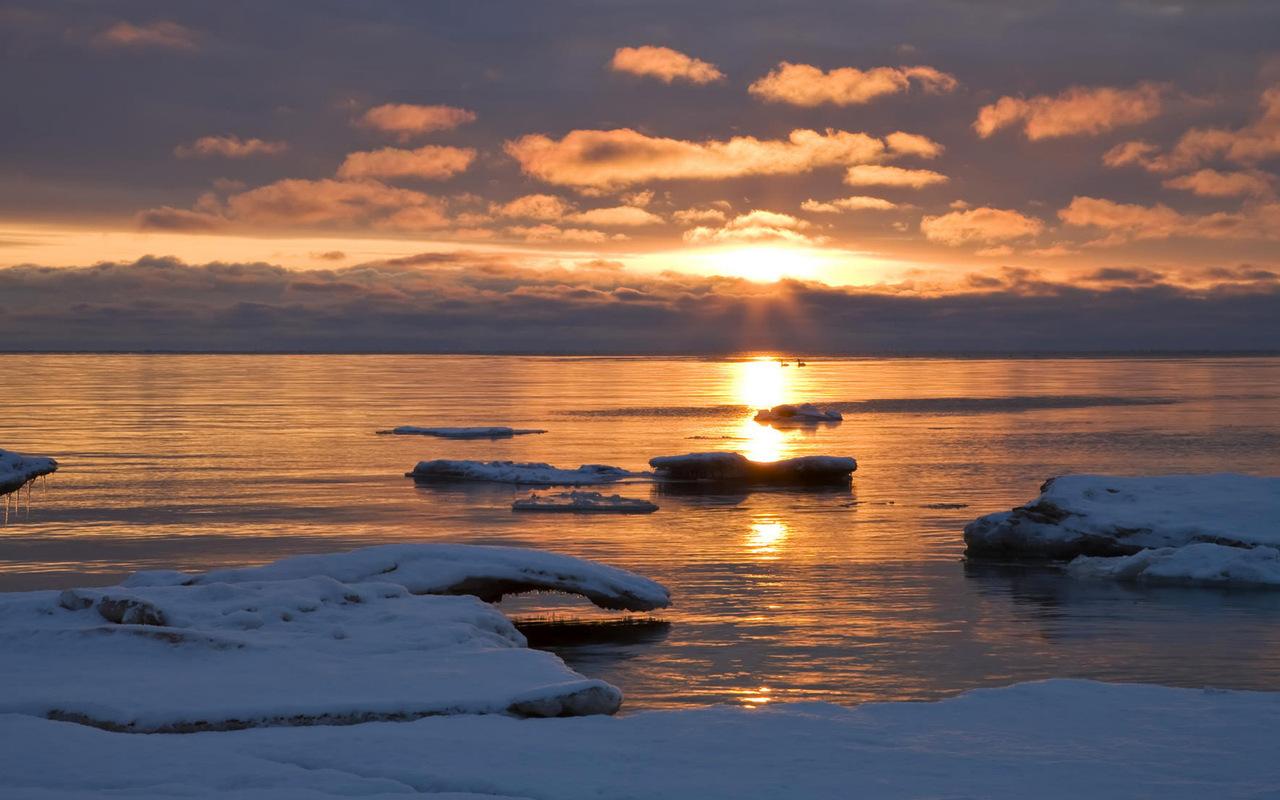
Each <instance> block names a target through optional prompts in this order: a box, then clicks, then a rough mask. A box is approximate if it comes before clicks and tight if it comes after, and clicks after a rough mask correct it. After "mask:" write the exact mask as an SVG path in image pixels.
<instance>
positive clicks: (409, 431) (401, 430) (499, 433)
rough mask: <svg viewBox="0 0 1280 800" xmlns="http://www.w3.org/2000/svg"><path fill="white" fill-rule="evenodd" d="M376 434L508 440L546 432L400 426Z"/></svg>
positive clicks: (539, 429)
mask: <svg viewBox="0 0 1280 800" xmlns="http://www.w3.org/2000/svg"><path fill="white" fill-rule="evenodd" d="M378 433H380V434H392V435H396V436H436V437H439V438H441V439H510V438H511V437H513V436H526V435H529V434H534V433H546V431H545V430H542V429H541V428H508V427H506V426H504V425H495V426H490V427H469V428H420V427H418V426H416V425H401V426H400V427H398V428H392V429H391V430H389V431H378Z"/></svg>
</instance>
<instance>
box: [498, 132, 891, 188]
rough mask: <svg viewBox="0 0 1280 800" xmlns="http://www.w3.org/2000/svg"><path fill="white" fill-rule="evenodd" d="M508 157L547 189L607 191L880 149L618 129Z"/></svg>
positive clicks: (853, 138)
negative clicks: (696, 137) (695, 137)
mask: <svg viewBox="0 0 1280 800" xmlns="http://www.w3.org/2000/svg"><path fill="white" fill-rule="evenodd" d="M506 151H507V153H508V154H509V155H510V156H511V157H512V158H514V159H515V160H516V161H517V162H518V163H519V164H520V168H521V169H522V170H523V171H524V173H525V174H527V175H531V176H533V177H535V178H538V179H539V180H542V181H545V182H547V183H551V184H558V185H562V186H574V187H579V188H592V189H610V188H619V187H624V186H630V185H633V184H636V183H641V182H644V181H652V180H720V179H725V178H737V177H742V176H746V175H798V174H801V173H806V172H810V171H812V170H815V169H818V168H820V167H830V166H842V165H846V164H859V163H865V162H870V161H876V160H879V159H881V158H883V157H884V156H885V143H884V142H883V141H881V140H880V139H877V138H875V137H873V136H868V135H867V134H865V133H850V132H848V131H838V130H827V131H825V132H822V133H819V132H818V131H813V130H805V129H799V130H794V131H792V132H791V134H790V136H788V137H787V138H786V139H757V138H756V137H754V136H735V137H734V138H732V139H729V140H727V141H722V140H714V139H712V140H707V141H701V142H695V141H687V140H683V139H669V138H665V137H657V136H648V135H646V134H643V133H640V132H639V131H636V130H632V129H631V128H620V129H615V130H574V131H570V132H569V133H568V134H566V135H565V136H564V138H562V139H552V138H551V137H549V136H544V135H542V134H531V135H529V136H522V137H520V138H518V139H514V140H511V141H508V142H507V144H506Z"/></svg>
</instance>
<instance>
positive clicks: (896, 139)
mask: <svg viewBox="0 0 1280 800" xmlns="http://www.w3.org/2000/svg"><path fill="white" fill-rule="evenodd" d="M884 141H885V144H887V145H888V146H889V149H890V150H892V151H893V152H895V153H898V154H900V155H904V156H916V157H918V158H937V157H938V156H940V155H942V151H943V149H944V148H943V147H942V145H940V144H938V143H937V142H935V141H933V140H932V139H930V138H929V137H928V136H921V135H919V134H916V133H903V132H902V131H895V132H893V133H891V134H889V135H888V136H886V137H884Z"/></svg>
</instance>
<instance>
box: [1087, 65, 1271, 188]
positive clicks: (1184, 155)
mask: <svg viewBox="0 0 1280 800" xmlns="http://www.w3.org/2000/svg"><path fill="white" fill-rule="evenodd" d="M1258 105H1259V108H1260V113H1259V115H1258V117H1257V119H1255V120H1253V121H1252V122H1250V123H1249V124H1248V125H1245V126H1244V127H1241V128H1237V129H1235V130H1232V129H1230V128H1192V129H1191V130H1188V131H1187V132H1185V133H1183V134H1182V136H1181V137H1179V138H1178V141H1177V143H1175V144H1174V146H1173V147H1172V148H1171V149H1170V150H1169V151H1168V152H1167V153H1164V152H1161V150H1160V148H1159V147H1157V146H1156V145H1154V144H1152V143H1150V142H1145V141H1133V142H1124V143H1122V144H1118V145H1116V146H1115V147H1113V148H1111V149H1110V150H1108V151H1107V153H1106V154H1105V155H1104V156H1103V157H1102V161H1103V163H1104V164H1106V165H1107V166H1109V167H1123V166H1128V165H1137V166H1140V167H1142V168H1144V169H1146V170H1147V171H1149V172H1176V171H1180V170H1188V169H1195V168H1196V167H1198V166H1200V165H1201V164H1204V163H1206V162H1209V161H1212V160H1214V159H1216V158H1222V159H1224V160H1226V161H1230V162H1232V163H1234V164H1244V165H1246V166H1252V165H1254V164H1257V163H1259V162H1262V161H1266V160H1268V159H1272V158H1276V157H1277V156H1280V85H1277V86H1272V87H1270V88H1269V89H1267V90H1265V91H1264V92H1263V93H1262V96H1261V98H1259V101H1258Z"/></svg>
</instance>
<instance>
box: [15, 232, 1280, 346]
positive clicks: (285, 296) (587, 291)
mask: <svg viewBox="0 0 1280 800" xmlns="http://www.w3.org/2000/svg"><path fill="white" fill-rule="evenodd" d="M1121 269H1125V270H1131V272H1130V273H1128V274H1125V273H1121V272H1112V273H1102V272H1099V273H1097V274H1095V275H1094V280H1093V281H1092V282H1091V283H1089V284H1086V285H1073V284H1068V283H1056V282H1053V281H1050V280H1047V279H1045V278H1044V277H1043V276H1040V275H1038V274H1037V273H1034V272H1031V271H1029V270H1018V269H1005V270H1001V271H998V272H995V273H992V274H983V275H976V276H973V278H972V280H970V281H969V282H968V286H960V287H957V289H956V290H954V291H952V292H949V293H946V294H937V293H935V292H928V291H915V290H913V289H912V288H911V287H910V286H902V285H890V286H870V287H859V288H855V287H833V286H826V285H823V284H820V283H809V282H802V281H795V280H783V281H779V282H777V283H773V284H768V285H762V284H755V283H751V282H749V281H745V280H740V279H734V278H725V277H709V276H698V275H681V274H674V273H665V274H641V273H634V272H631V271H629V270H623V269H616V268H610V265H603V266H601V267H596V266H593V265H591V264H590V263H582V264H580V265H579V266H578V267H577V268H566V267H562V266H543V267H540V268H537V269H533V268H527V267H526V266H525V265H524V262H515V261H512V260H510V259H507V258H502V257H495V256H486V255H481V254H475V253H465V252H463V253H427V254H422V255H418V256H412V257H408V258H402V259H393V260H388V261H381V262H371V263H365V264H358V265H355V266H351V267H345V268H326V269H310V270H289V269H283V268H281V267H278V266H274V265H271V264H264V263H212V264H203V265H188V264H184V263H182V262H180V261H177V260H175V259H171V258H155V257H147V258H143V259H139V260H138V261H136V262H129V263H105V264H98V265H94V266H85V267H69V268H61V267H59V268H50V267H41V266H36V265H27V266H19V267H11V268H7V269H0V338H3V339H4V341H5V342H6V346H7V348H8V349H10V350H19V351H20V350H148V349H151V350H154V349H161V350H189V349H190V350H206V351H207V350H215V351H218V350H222V351H264V350H266V351H284V352H291V351H294V352H296V351H304V352H305V351H337V352H398V351H402V352H522V353H527V352H541V353H545V352H564V353H641V352H644V353H681V354H689V353H712V354H718V353H739V352H747V351H785V352H822V353H853V354H875V353H886V352H898V353H927V352H1045V351H1059V352H1061V351H1086V350H1114V349H1115V347H1116V344H1117V343H1121V345H1122V346H1124V347H1127V348H1132V349H1133V350H1138V351H1141V350H1222V351H1231V350H1245V349H1248V350H1258V349H1277V348H1280V277H1278V276H1277V274H1276V271H1275V270H1267V269H1262V268H1258V267H1256V266H1253V267H1251V266H1249V265H1240V266H1225V265H1224V266H1223V267H1222V268H1221V269H1219V270H1216V271H1211V272H1210V273H1209V274H1208V275H1206V276H1205V278H1204V280H1201V281H1199V282H1197V283H1196V284H1195V285H1193V286H1182V285H1180V284H1179V282H1178V281H1177V280H1176V279H1175V276H1171V275H1165V274H1160V273H1152V274H1147V273H1142V272H1139V271H1137V270H1138V269H1140V267H1133V266H1131V265H1126V266H1125V267H1123V268H1121ZM496 321H500V324H496Z"/></svg>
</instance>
